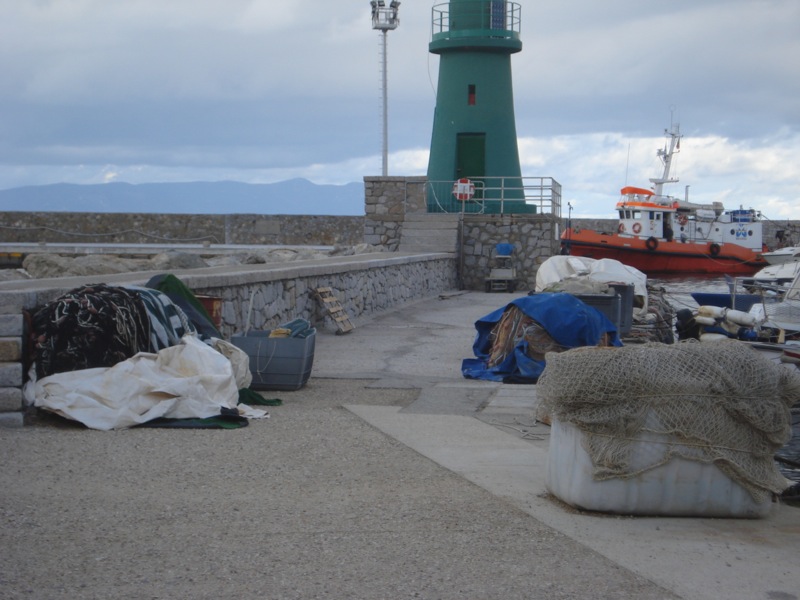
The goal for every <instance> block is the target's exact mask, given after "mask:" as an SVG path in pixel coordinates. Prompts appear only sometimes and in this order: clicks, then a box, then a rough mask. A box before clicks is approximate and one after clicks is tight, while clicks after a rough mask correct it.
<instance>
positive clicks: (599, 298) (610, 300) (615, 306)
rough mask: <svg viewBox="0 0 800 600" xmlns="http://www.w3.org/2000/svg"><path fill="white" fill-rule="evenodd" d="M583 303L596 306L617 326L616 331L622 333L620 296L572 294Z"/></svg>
mask: <svg viewBox="0 0 800 600" xmlns="http://www.w3.org/2000/svg"><path fill="white" fill-rule="evenodd" d="M574 296H575V297H576V298H577V299H578V300H580V301H581V302H583V303H584V304H586V305H588V306H591V307H592V308H596V309H597V310H599V311H600V312H601V313H603V314H604V315H605V316H606V318H607V319H608V320H609V321H611V322H612V323H613V324H614V326H615V327H616V328H617V332H618V333H620V334H621V333H623V332H622V328H621V327H620V321H621V318H620V312H621V311H620V303H621V300H620V297H619V295H618V294H614V295H613V296H611V295H609V294H574Z"/></svg>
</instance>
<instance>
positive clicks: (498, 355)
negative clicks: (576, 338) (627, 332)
mask: <svg viewBox="0 0 800 600" xmlns="http://www.w3.org/2000/svg"><path fill="white" fill-rule="evenodd" d="M523 340H525V341H526V342H528V347H527V350H526V354H527V355H528V357H529V358H532V359H534V360H544V358H545V355H546V354H547V353H548V352H564V351H565V350H567V349H568V348H567V347H565V346H562V345H561V344H559V343H558V342H556V341H555V340H554V339H553V337H552V336H551V335H550V334H549V333H548V332H547V330H546V329H545V328H544V327H542V325H541V324H539V323H538V322H536V320H534V319H533V318H531V317H529V316H528V315H526V314H525V313H524V312H523V311H522V310H520V309H519V307H517V306H513V305H511V306H509V307H508V308H507V309H506V311H505V312H504V313H503V316H502V317H501V319H500V320H499V321H498V322H497V325H495V327H494V329H493V330H492V333H491V342H492V345H491V351H490V353H489V360H488V365H489V366H490V367H494V366H497V365H499V364H500V363H502V362H503V361H504V360H505V359H506V357H507V356H508V355H509V354H510V353H511V352H514V349H515V348H516V346H517V344H519V343H520V342H521V341H523ZM609 344H610V340H609V339H608V335H607V334H604V335H603V336H602V339H601V340H600V343H599V344H598V345H599V346H608V345H609Z"/></svg>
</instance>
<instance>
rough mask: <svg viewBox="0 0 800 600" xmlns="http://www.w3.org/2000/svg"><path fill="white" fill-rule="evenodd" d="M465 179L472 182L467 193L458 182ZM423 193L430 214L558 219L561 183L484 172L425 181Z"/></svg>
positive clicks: (551, 179)
mask: <svg viewBox="0 0 800 600" xmlns="http://www.w3.org/2000/svg"><path fill="white" fill-rule="evenodd" d="M464 180H467V181H468V182H469V184H471V185H472V192H471V193H470V194H464V193H463V190H464V189H465V186H464V184H463V183H461V184H460V185H459V183H460V182H463V181H464ZM469 184H467V185H469ZM466 189H469V188H466ZM425 193H426V202H427V206H428V212H433V213H472V214H549V215H552V216H554V217H557V218H561V184H560V183H559V182H558V181H556V180H555V179H553V178H552V177H520V176H512V177H496V176H492V177H487V176H485V175H484V176H474V177H465V178H462V179H460V180H458V181H453V180H450V181H428V182H427V184H426V188H425Z"/></svg>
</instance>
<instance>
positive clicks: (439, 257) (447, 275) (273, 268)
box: [0, 253, 457, 425]
mask: <svg viewBox="0 0 800 600" xmlns="http://www.w3.org/2000/svg"><path fill="white" fill-rule="evenodd" d="M455 261H456V258H455V256H454V255H450V254H427V255H415V256H400V255H397V254H391V253H372V254H361V255H354V256H343V257H329V258H323V259H315V260H308V261H296V262H292V263H287V264H286V265H275V264H272V265H249V266H240V267H224V268H216V269H200V270H190V271H184V272H180V271H178V272H175V273H174V274H175V275H176V276H177V277H178V278H180V280H181V281H182V282H183V283H185V284H186V285H187V286H188V287H189V288H190V289H191V290H192V291H193V292H194V293H195V294H197V295H205V296H212V297H218V298H221V299H222V325H221V333H222V335H223V337H224V338H225V339H230V337H231V335H232V334H234V333H241V332H244V331H246V330H247V329H272V328H274V327H275V326H277V325H279V324H281V323H285V322H288V321H291V320H293V319H296V318H304V319H307V320H309V321H311V323H312V324H314V325H315V326H316V327H318V328H320V329H325V330H329V331H335V323H334V322H333V321H332V320H331V319H330V317H328V316H326V314H325V311H324V309H322V308H321V306H320V302H319V301H318V300H317V299H316V297H315V295H314V289H315V288H317V287H330V288H332V289H333V292H334V295H335V296H336V297H337V299H338V300H339V301H340V302H341V305H342V307H343V308H344V310H345V312H346V313H347V315H348V316H349V317H350V318H351V319H353V320H354V322H356V323H357V320H358V318H359V317H366V316H369V315H371V314H374V313H378V312H381V311H385V310H388V309H391V308H394V307H397V306H401V305H403V304H406V303H409V302H413V301H417V300H421V299H424V298H430V297H435V296H436V295H438V294H440V293H442V292H446V291H451V290H455V289H457V278H456V265H455ZM152 275H153V273H125V274H117V275H109V276H106V277H105V278H104V283H107V284H108V285H143V284H144V283H146V282H147V280H148V279H149V278H150V277H151V276H152ZM85 284H86V282H85V281H84V280H83V278H81V277H74V278H60V279H43V280H28V281H22V282H5V283H3V284H1V286H2V287H0V425H3V424H12V425H19V424H21V423H22V412H21V409H22V385H23V383H24V370H25V367H24V366H23V363H24V360H25V359H24V357H25V355H26V354H27V352H26V343H25V340H26V337H27V332H26V330H25V318H24V315H25V314H26V313H27V314H30V313H32V312H34V311H35V310H36V309H37V308H39V307H41V306H43V305H44V304H46V303H47V302H50V301H52V300H54V299H56V298H58V297H59V296H61V295H63V294H64V293H66V292H68V291H69V290H72V289H74V288H77V287H80V286H82V285H85Z"/></svg>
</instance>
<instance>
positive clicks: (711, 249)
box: [708, 244, 719, 256]
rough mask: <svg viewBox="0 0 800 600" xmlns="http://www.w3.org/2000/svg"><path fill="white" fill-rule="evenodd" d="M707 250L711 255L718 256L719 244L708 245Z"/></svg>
mask: <svg viewBox="0 0 800 600" xmlns="http://www.w3.org/2000/svg"><path fill="white" fill-rule="evenodd" d="M708 251H709V253H710V254H711V256H718V255H719V244H711V245H710V246H709V247H708Z"/></svg>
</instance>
